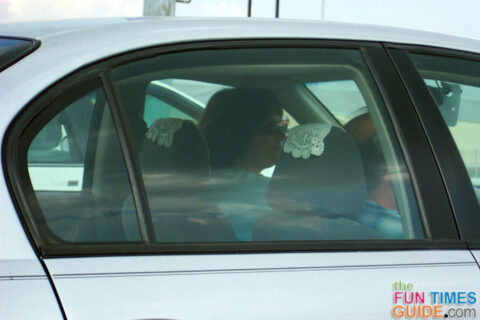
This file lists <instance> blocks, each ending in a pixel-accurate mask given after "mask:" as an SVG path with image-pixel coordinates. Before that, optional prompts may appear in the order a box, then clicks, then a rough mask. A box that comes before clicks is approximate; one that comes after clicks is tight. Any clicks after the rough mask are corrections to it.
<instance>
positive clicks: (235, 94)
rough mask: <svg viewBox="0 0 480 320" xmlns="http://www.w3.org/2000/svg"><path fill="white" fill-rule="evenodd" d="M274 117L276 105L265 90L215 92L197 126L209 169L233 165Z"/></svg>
mask: <svg viewBox="0 0 480 320" xmlns="http://www.w3.org/2000/svg"><path fill="white" fill-rule="evenodd" d="M277 114H278V115H280V116H281V115H282V108H281V106H280V102H279V100H278V99H277V97H276V96H275V95H274V94H273V93H271V92H270V91H268V90H265V89H258V88H234V89H224V90H221V91H219V92H217V93H215V94H214V95H213V96H212V97H211V98H210V100H209V101H208V104H207V107H206V108H205V111H203V114H202V116H201V117H200V121H199V123H198V127H199V129H200V131H201V132H202V133H203V135H204V136H205V140H206V141H207V145H208V147H209V149H210V164H211V166H212V169H214V170H215V169H221V168H227V167H231V166H233V165H234V163H235V160H236V159H237V158H238V157H240V156H241V155H243V154H244V153H245V152H246V148H247V146H248V144H249V143H250V141H251V140H252V138H253V137H254V135H255V134H256V133H258V130H259V129H260V128H261V126H263V125H265V122H266V121H267V119H268V117H269V116H271V115H277Z"/></svg>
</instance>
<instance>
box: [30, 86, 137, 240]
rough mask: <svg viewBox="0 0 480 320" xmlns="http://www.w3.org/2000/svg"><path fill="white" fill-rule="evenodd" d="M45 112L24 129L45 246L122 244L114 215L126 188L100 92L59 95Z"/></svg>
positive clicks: (117, 214)
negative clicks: (27, 128) (31, 135)
mask: <svg viewBox="0 0 480 320" xmlns="http://www.w3.org/2000/svg"><path fill="white" fill-rule="evenodd" d="M92 87H93V88H92ZM47 110H50V111H47V113H46V114H41V115H40V116H38V117H37V119H36V120H35V121H34V122H33V123H32V125H31V126H30V128H29V130H28V131H29V132H31V133H30V134H33V137H32V140H31V142H29V145H28V175H29V178H30V182H31V184H32V186H33V197H32V201H35V202H34V204H33V205H34V207H35V208H36V210H35V217H36V222H37V224H38V226H39V229H40V230H41V232H42V236H43V237H44V238H45V239H46V240H45V241H47V242H56V243H58V242H60V243H62V242H74V243H76V242H80V243H81V242H105V241H107V242H108V241H120V240H125V241H126V239H125V237H124V233H123V230H122V229H121V223H120V213H121V212H122V206H123V202H124V199H125V198H126V197H127V196H128V195H129V194H130V193H131V188H130V182H129V179H128V176H127V173H126V168H125V163H124V160H123V156H122V153H121V151H120V145H119V141H118V137H117V133H116V129H115V125H114V123H113V118H112V115H111V113H110V110H109V106H108V104H107V102H106V99H105V95H104V93H103V90H102V89H101V88H100V87H98V86H93V85H89V86H88V90H80V93H79V92H77V91H76V90H75V91H73V92H65V93H64V94H63V96H62V97H61V98H60V99H58V100H56V101H55V102H53V103H52V104H51V105H50V106H48V108H47ZM51 110H57V111H56V113H55V114H54V117H53V118H51V119H49V118H48V117H49V116H48V115H50V117H51V114H52V111H51ZM45 121H46V122H45ZM35 204H36V205H35ZM134 226H135V222H132V227H134ZM137 227H138V226H137ZM137 240H139V239H137Z"/></svg>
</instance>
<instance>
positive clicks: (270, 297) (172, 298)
mask: <svg viewBox="0 0 480 320" xmlns="http://www.w3.org/2000/svg"><path fill="white" fill-rule="evenodd" d="M47 265H48V266H49V269H50V270H51V273H52V277H53V279H54V282H55V285H56V287H57V289H58V291H59V294H60V296H62V298H63V299H62V300H63V302H64V307H65V309H66V313H67V317H68V318H69V319H96V318H101V319H134V318H136V319H239V320H240V319H295V318H296V319H379V320H380V319H388V318H390V315H391V313H392V309H393V306H394V303H393V295H394V289H393V285H394V282H395V281H402V282H404V283H412V284H413V290H414V291H415V292H426V293H429V292H431V291H452V290H453V286H454V290H455V291H467V292H469V291H476V290H477V289H478V288H480V277H479V276H478V274H479V270H478V266H477V265H476V263H475V262H474V261H472V259H471V256H470V254H469V253H468V252H466V251H448V250H445V251H417V252H415V251H414V252H407V251H404V252H402V251H399V252H357V253H291V254H245V255H203V256H202V255H200V256H189V255H184V256H150V257H128V258H125V257H115V258H106V257H105V258H78V259H49V260H47ZM132 270H135V271H134V272H132ZM449 279H455V283H454V284H453V283H452V282H450V281H449ZM153 283H154V284H155V285H152V284H153ZM92 287H95V288H97V289H96V290H95V291H94V292H92V291H91V288H92ZM133 288H135V289H134V290H133ZM427 298H428V295H427ZM78 301H82V303H78ZM118 301H122V303H117V302H118ZM112 305H115V306H116V307H115V308H113V309H112V308H111V306H112ZM85 306H88V308H85Z"/></svg>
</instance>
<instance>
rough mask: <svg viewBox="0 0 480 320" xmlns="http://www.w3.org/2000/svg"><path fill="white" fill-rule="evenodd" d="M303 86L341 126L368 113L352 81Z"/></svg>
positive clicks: (325, 82)
mask: <svg viewBox="0 0 480 320" xmlns="http://www.w3.org/2000/svg"><path fill="white" fill-rule="evenodd" d="M305 85H306V87H307V88H308V90H310V92H312V94H313V95H315V97H316V98H317V99H318V100H319V101H320V103H322V104H323V105H324V106H325V107H326V108H328V110H329V111H330V112H331V113H332V114H333V116H334V117H335V118H336V119H337V121H338V122H340V123H341V124H342V125H345V124H346V123H347V122H348V121H350V120H352V119H353V118H355V117H357V116H359V115H361V114H363V113H365V112H368V110H366V105H367V104H366V103H365V100H364V99H363V97H362V93H361V91H360V90H359V89H358V86H357V85H356V84H355V81H354V80H339V81H321V82H309V83H306V84H305Z"/></svg>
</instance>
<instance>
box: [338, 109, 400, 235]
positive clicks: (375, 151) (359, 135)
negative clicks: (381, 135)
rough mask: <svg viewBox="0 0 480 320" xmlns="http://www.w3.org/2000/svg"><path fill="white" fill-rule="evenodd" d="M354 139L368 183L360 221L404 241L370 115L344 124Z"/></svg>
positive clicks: (389, 182) (358, 216)
mask: <svg viewBox="0 0 480 320" xmlns="http://www.w3.org/2000/svg"><path fill="white" fill-rule="evenodd" d="M345 130H346V131H347V132H348V133H349V134H350V135H351V136H352V138H353V139H354V140H355V142H356V144H357V146H358V149H359V151H360V155H361V157H362V161H363V167H364V171H365V178H366V183H367V200H368V201H367V202H366V204H365V209H364V210H363V211H359V212H358V214H357V220H358V221H359V222H361V223H363V224H366V225H368V226H370V227H372V228H374V229H375V230H376V231H377V232H378V233H380V234H382V235H383V236H385V237H387V238H391V239H403V238H404V234H403V228H402V221H401V217H400V213H399V212H398V208H397V204H396V201H395V195H394V192H393V187H392V183H391V181H390V175H389V173H388V170H387V164H386V162H385V159H384V157H383V154H382V152H381V149H380V146H379V145H378V144H377V143H376V137H377V136H376V131H375V126H374V124H373V121H372V118H371V116H370V114H368V113H366V114H362V115H359V116H357V117H355V118H353V119H352V120H350V121H349V122H348V123H347V124H346V125H345Z"/></svg>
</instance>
